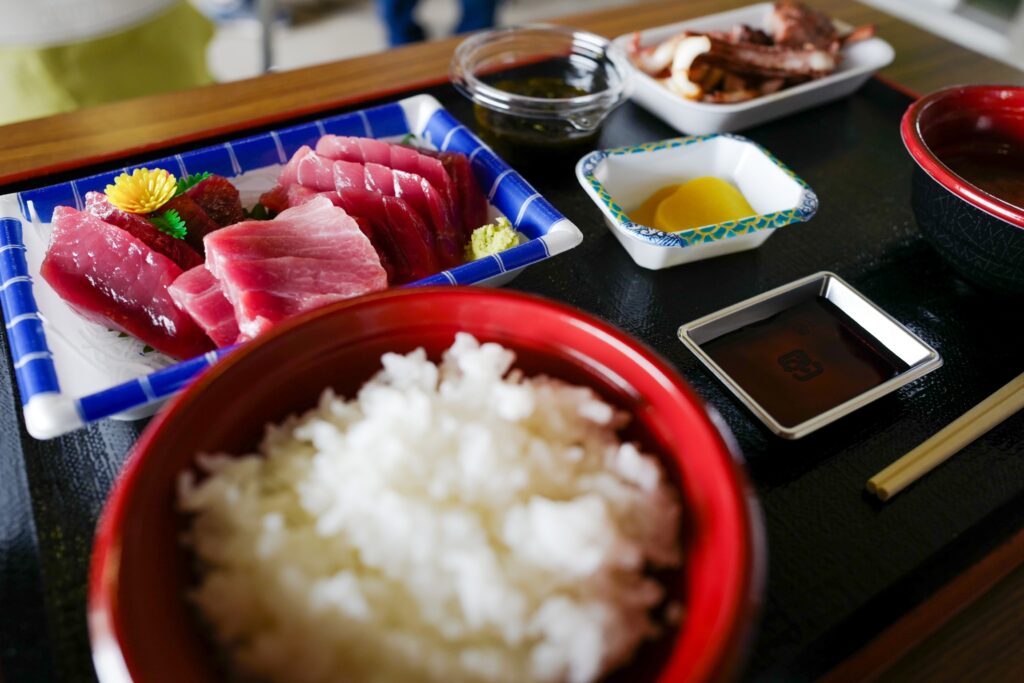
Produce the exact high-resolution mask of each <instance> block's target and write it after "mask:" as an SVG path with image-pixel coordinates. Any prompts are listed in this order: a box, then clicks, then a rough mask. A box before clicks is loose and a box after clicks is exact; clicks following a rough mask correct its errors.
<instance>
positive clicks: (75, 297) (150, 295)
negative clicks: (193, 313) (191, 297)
mask: <svg viewBox="0 0 1024 683" xmlns="http://www.w3.org/2000/svg"><path fill="white" fill-rule="evenodd" d="M39 272H40V275H42V276H43V279H44V280H46V281H47V282H48V283H49V284H50V286H51V287H53V290H54V291H55V292H56V293H57V294H58V295H59V296H60V298H61V299H63V300H64V301H65V302H66V303H67V304H68V305H69V306H70V307H71V308H73V309H74V310H75V311H76V312H78V313H79V314H80V315H81V316H82V317H84V318H86V319H88V320H91V321H93V322H95V323H98V324H100V325H103V326H105V327H109V328H112V329H115V330H119V331H121V332H125V333H126V334H130V335H132V336H133V337H136V338H138V339H140V340H142V341H143V342H145V343H146V344H148V345H150V346H152V347H153V348H154V349H156V350H157V351H162V352H163V353H166V354H167V355H169V356H173V357H175V358H192V357H193V356H198V355H200V354H202V353H204V352H206V351H208V350H210V349H211V348H213V344H211V343H210V340H209V339H208V338H207V336H206V335H205V334H203V331H202V330H201V329H199V327H198V326H197V325H196V324H195V323H194V322H192V319H191V318H190V317H189V316H188V315H187V314H186V313H185V312H184V311H181V310H179V309H178V307H177V306H175V305H174V301H173V300H172V299H171V296H170V294H168V293H167V288H168V287H169V286H170V285H171V283H173V282H174V280H175V279H176V278H177V277H178V276H179V275H181V272H182V271H181V268H179V267H178V265H177V264H176V263H174V261H172V260H171V259H169V258H167V257H166V256H164V255H163V254H161V253H160V252H158V251H155V250H153V249H151V248H150V247H149V246H147V245H146V244H145V243H144V242H143V241H142V240H140V239H138V238H136V237H134V236H133V235H132V234H130V233H129V232H128V231H126V230H122V229H121V228H118V227H115V226H113V225H110V224H109V223H105V222H103V221H102V220H100V219H99V218H97V217H96V216H93V215H91V214H88V213H83V212H81V211H76V210H75V209H72V208H70V207H67V206H59V207H57V209H56V210H55V211H54V212H53V233H52V235H51V237H50V245H49V247H48V248H47V250H46V257H45V258H44V259H43V265H42V267H41V268H40V269H39Z"/></svg>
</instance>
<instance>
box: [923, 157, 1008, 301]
mask: <svg viewBox="0 0 1024 683" xmlns="http://www.w3.org/2000/svg"><path fill="white" fill-rule="evenodd" d="M913 183H914V187H913V192H912V193H911V196H912V200H913V206H914V215H915V216H916V218H917V222H918V225H919V226H920V227H921V233H922V234H923V235H924V236H925V238H926V239H928V240H929V241H930V242H931V243H932V245H933V246H934V247H935V250H936V251H937V252H939V254H941V255H942V257H943V258H945V259H946V261H947V262H948V263H949V264H950V265H951V266H953V268H954V269H956V270H957V271H958V272H959V273H961V274H962V275H963V276H964V277H966V278H968V279H969V280H971V281H972V282H975V283H977V284H979V285H981V286H982V287H985V288H988V289H990V290H991V291H993V292H996V293H1001V294H1005V295H1009V296H1016V297H1018V302H1017V306H1018V307H1024V300H1022V299H1021V297H1024V228H1019V227H1017V226H1016V225H1012V224H1010V223H1007V222H1006V221H1004V220H1001V219H999V218H996V217H995V216H992V215H991V214H988V213H985V212H984V211H982V210H981V209H979V208H978V207H976V206H974V205H973V204H971V203H969V202H967V201H965V200H963V199H961V198H960V197H957V196H956V195H955V194H953V193H952V192H950V191H949V190H947V189H946V188H944V187H942V185H939V184H938V183H937V182H935V181H934V180H932V178H931V177H929V176H928V174H927V173H925V172H924V171H922V170H921V169H920V168H916V167H915V168H914V181H913Z"/></svg>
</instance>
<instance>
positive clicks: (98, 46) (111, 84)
mask: <svg viewBox="0 0 1024 683" xmlns="http://www.w3.org/2000/svg"><path fill="white" fill-rule="evenodd" d="M212 36H213V25H212V24H211V23H210V22H209V20H207V19H206V17H204V16H203V15H202V14H200V13H199V11H198V10H196V9H195V8H194V7H192V5H190V4H189V3H188V2H180V3H178V4H176V5H175V6H174V7H172V8H171V9H169V10H167V11H166V12H163V13H161V14H159V15H158V16H156V17H154V18H152V19H150V20H149V21H147V22H145V23H144V24H140V25H138V26H134V27H132V28H129V29H127V30H125V31H123V32H120V33H116V34H113V35H106V36H102V37H100V38H94V39H91V40H86V41H82V42H79V43H73V44H69V45H57V46H53V47H43V48H33V47H22V46H18V47H4V46H0V125H2V124H5V123H13V122H14V121H21V120H24V119H31V118H37V117H40V116H48V115H50V114H56V113H58V112H64V111H71V110H73V109H78V108H79V107H88V106H91V105H94V104H100V103H102V102H112V101H114V100H121V99H126V98H129V97H139V96H141V95H150V94H153V93H158V92H166V91H169V90H180V89H182V88H189V87H193V86H197V85H204V84H206V83H210V82H211V81H212V80H213V79H212V78H211V77H210V72H209V71H208V70H207V68H206V45H207V43H209V41H210V38H211V37H212Z"/></svg>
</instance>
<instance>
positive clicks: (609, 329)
mask: <svg viewBox="0 0 1024 683" xmlns="http://www.w3.org/2000/svg"><path fill="white" fill-rule="evenodd" d="M466 296H469V297H473V298H478V299H480V301H479V304H480V305H492V306H494V305H497V306H501V304H502V303H503V302H508V303H516V302H518V303H522V304H526V305H527V306H530V307H537V308H538V309H539V310H540V309H546V310H545V313H548V314H553V315H554V316H556V317H557V318H558V324H559V325H563V324H564V325H569V326H571V327H573V328H574V329H575V331H576V332H577V333H581V334H586V335H588V336H596V337H598V338H601V340H602V341H603V342H605V343H606V344H608V345H609V346H611V347H613V348H614V351H615V352H616V353H617V354H619V355H623V356H625V357H628V358H629V359H630V360H631V361H633V362H637V361H640V362H641V364H643V365H645V366H647V367H646V369H647V373H648V374H650V375H651V376H652V378H653V379H655V381H657V383H658V384H659V386H660V387H661V388H662V389H664V390H667V391H668V392H669V393H670V394H671V399H672V401H673V403H675V404H676V405H677V406H678V407H679V408H680V409H683V410H685V411H687V412H688V413H689V414H688V415H686V416H685V417H686V418H687V419H686V420H685V422H686V425H687V429H688V430H690V431H691V433H690V434H689V435H688V436H689V438H690V439H691V441H690V442H689V446H688V449H689V450H690V451H691V452H694V453H698V452H701V450H702V449H706V451H707V452H705V453H704V456H705V457H704V458H703V460H702V462H703V467H705V468H706V467H708V466H709V465H711V466H714V463H716V462H717V463H719V465H718V467H719V469H721V475H723V476H721V477H720V480H719V481H718V482H717V483H718V484H721V487H718V486H716V487H714V488H716V489H718V490H717V491H716V492H714V493H712V494H704V492H703V491H698V492H697V493H698V494H700V495H701V496H702V497H703V498H707V495H717V496H719V497H721V496H724V497H725V501H724V502H721V501H720V502H719V506H720V507H722V508H724V509H721V510H719V511H718V512H719V513H720V515H719V517H718V518H716V519H714V520H710V519H709V518H708V516H707V515H701V514H693V513H694V512H700V511H701V510H703V509H704V508H705V507H707V505H708V502H707V501H706V500H703V501H701V500H695V499H694V496H693V495H688V494H690V493H693V492H688V491H680V490H679V489H678V487H676V488H677V492H678V493H680V497H681V498H682V500H683V509H684V510H685V511H688V513H689V514H688V515H687V518H686V519H687V521H688V522H689V524H687V527H688V530H689V532H688V535H687V537H686V538H685V540H686V541H688V542H687V543H685V544H684V552H686V554H687V557H688V558H689V557H692V556H693V553H692V550H693V548H694V540H695V539H699V540H700V541H701V543H700V545H698V546H696V547H697V548H698V549H699V548H704V547H706V546H707V544H708V540H707V539H708V537H709V533H708V531H707V526H708V524H709V523H713V524H715V525H716V526H717V527H724V529H719V531H721V532H723V533H728V537H729V538H730V539H731V541H729V554H730V555H732V556H734V557H733V562H732V564H731V565H730V566H729V567H728V569H729V570H730V571H729V572H726V571H722V572H720V573H719V574H718V575H717V580H718V581H720V582H723V583H724V584H726V585H725V586H724V589H723V590H724V596H725V598H727V602H726V603H725V604H724V607H723V608H722V609H720V610H719V611H718V613H717V618H716V619H715V620H713V621H712V622H711V623H695V622H693V621H690V620H689V619H688V618H687V617H684V625H683V627H682V628H681V629H680V630H679V632H678V633H677V635H676V636H675V640H674V642H673V643H672V644H671V651H670V653H669V655H668V658H667V660H666V662H665V664H664V666H663V667H662V669H661V670H660V672H659V674H658V677H657V679H656V680H657V682H658V683H670V682H671V683H675V682H676V681H679V682H682V681H684V680H685V681H718V680H729V679H731V678H734V677H735V675H736V674H738V673H739V670H740V668H741V665H742V663H743V661H744V660H745V655H746V653H747V650H748V649H749V647H748V646H749V644H750V640H751V636H752V634H753V626H754V617H755V615H756V613H757V612H758V609H759V607H760V596H761V593H762V588H763V585H764V574H765V568H766V549H765V537H764V530H763V526H762V523H761V513H760V508H759V506H758V504H757V501H756V499H755V497H754V495H753V493H752V489H751V488H750V486H749V484H748V482H747V480H746V476H745V474H744V473H743V471H742V469H741V468H740V467H739V466H738V462H739V461H740V456H739V449H738V448H737V446H736V444H735V442H734V440H733V439H732V436H731V434H730V433H729V431H728V428H727V427H726V425H725V423H724V422H723V421H722V420H721V418H720V417H719V416H718V414H717V412H716V411H715V410H714V409H713V408H712V407H711V406H707V405H705V404H704V402H703V401H702V400H701V399H700V398H699V397H697V396H696V394H695V393H694V392H693V390H692V389H690V388H689V386H688V385H687V384H686V382H685V380H684V379H683V378H682V376H681V375H680V374H679V373H678V372H677V371H676V370H675V369H674V368H673V367H672V366H671V365H670V364H669V363H668V362H667V361H665V360H664V359H662V358H661V357H660V356H659V355H658V354H657V353H656V352H654V351H653V350H652V349H650V348H649V347H648V346H647V345H646V344H644V343H643V342H641V341H640V340H638V339H636V338H634V337H631V336H630V335H628V334H626V333H625V332H623V331H621V330H619V329H617V328H615V327H613V326H612V325H610V324H608V323H606V322H603V321H601V320H599V319H597V318H596V317H594V316H592V315H590V314H588V313H585V312H583V311H581V310H579V309H576V308H573V307H571V306H568V305H566V304H563V303H560V302H555V301H552V300H550V299H546V298H543V297H539V296H536V295H529V294H523V293H519V292H512V291H509V290H497V289H479V288H473V287H420V288H407V289H394V290H385V291H383V292H379V293H374V294H370V295H366V296H362V297H358V298H355V299H350V300H347V301H342V302H338V303H335V304H332V305H329V306H326V307H323V308H320V309H317V310H314V311H310V312H307V313H304V314H302V315H299V316H296V317H295V318H293V319H291V320H289V321H287V322H285V323H282V324H281V325H279V326H277V327H275V328H274V329H273V330H271V331H270V332H269V333H267V334H264V335H262V336H260V337H257V338H256V339H255V340H253V341H251V342H249V343H248V344H247V345H245V346H244V347H242V348H240V349H238V350H236V351H234V352H232V353H231V354H229V355H228V356H227V357H226V358H224V359H223V360H222V361H221V362H219V363H218V364H216V365H214V366H212V367H211V368H210V369H208V370H206V371H205V372H204V373H203V374H202V375H201V376H200V377H199V378H198V379H197V380H195V381H194V382H192V384H191V385H189V387H188V388H187V389H186V390H185V391H183V392H181V393H180V394H179V395H178V396H176V397H175V398H174V399H173V401H171V402H170V403H169V404H168V406H167V407H166V408H165V409H164V410H163V411H161V412H160V413H158V414H157V416H156V417H154V419H153V420H152V421H151V422H150V424H149V425H147V427H146V429H145V430H144V432H143V433H142V435H141V436H140V437H139V439H138V441H137V442H136V443H135V445H134V446H133V447H132V449H131V451H130V453H129V456H128V458H127V459H126V462H125V464H124V466H123V469H122V471H121V472H120V474H119V475H118V477H117V480H116V481H115V483H114V486H113V488H112V490H111V493H110V495H109V497H108V499H107V502H106V504H105V505H104V508H103V511H102V514H101V516H100V519H99V522H98V524H97V528H96V535H95V540H94V542H93V551H92V557H91V561H90V567H89V581H88V588H87V593H88V595H87V598H88V605H87V613H88V627H89V637H90V646H91V649H92V656H93V662H94V665H95V668H96V672H97V674H98V676H99V679H100V681H101V682H102V683H145V681H143V680H136V679H134V678H133V677H132V675H131V673H130V671H133V670H135V671H138V670H139V663H138V662H135V661H134V659H133V653H132V652H130V651H126V649H125V648H124V647H123V644H124V643H125V637H124V635H125V625H124V624H123V623H122V614H121V612H120V609H119V607H118V600H119V571H120V564H121V554H122V552H121V551H122V546H121V544H122V533H123V531H124V526H125V522H126V519H127V515H128V514H129V507H130V506H131V504H132V503H133V502H135V501H134V498H136V497H137V496H136V492H137V489H138V488H139V486H138V482H139V480H140V479H141V478H143V476H144V475H145V474H146V470H147V463H148V461H149V460H150V458H148V457H147V456H148V455H150V454H151V453H152V451H154V450H155V449H156V448H157V446H158V445H159V444H161V442H163V441H165V440H167V439H173V438H174V437H173V435H174V433H175V432H176V430H178V429H181V428H185V429H188V428H194V425H192V424H190V423H189V421H188V420H187V419H184V418H182V417H181V416H182V414H185V413H187V412H188V410H189V408H191V406H192V404H193V403H195V402H196V401H197V400H199V397H200V396H201V395H202V393H203V392H204V391H205V390H206V389H207V388H208V387H210V386H211V385H214V384H216V383H218V382H222V381H225V380H224V377H225V376H227V377H229V378H230V377H231V375H232V374H234V373H235V372H236V371H235V368H236V367H238V366H239V365H243V364H250V363H253V362H254V361H252V360H251V359H252V358H253V357H257V358H258V357H259V356H260V355H261V354H263V353H265V350H266V349H272V348H274V347H275V346H277V345H278V344H281V343H284V342H282V341H281V340H282V339H284V340H287V337H289V336H290V333H291V332H292V331H293V330H295V329H297V328H301V327H304V326H306V325H309V324H312V323H313V322H314V321H318V320H320V319H321V318H325V317H329V316H343V315H346V314H351V313H352V312H353V311H355V310H358V309H361V308H364V307H379V306H387V305H389V304H388V302H389V301H392V300H399V299H409V298H416V299H420V298H431V299H436V301H434V302H432V303H434V304H435V305H437V306H438V307H440V308H445V305H444V302H443V299H444V298H446V297H466ZM446 310H447V309H446ZM453 323H457V321H456V320H453ZM470 332H471V333H473V334H474V336H476V337H477V338H478V339H480V341H481V342H487V341H496V342H498V343H506V340H503V339H502V338H501V337H500V334H499V333H495V334H494V335H493V336H492V335H489V334H488V333H486V332H483V333H480V332H474V331H472V330H470ZM362 335H363V336H365V337H372V336H373V335H374V330H372V329H367V330H363V331H362ZM515 341H516V340H514V339H510V340H508V343H514V342H515ZM357 343H358V342H357ZM512 350H513V351H515V349H512ZM550 355H554V354H550ZM561 360H563V361H566V362H568V361H567V360H566V358H565V357H563V358H562V359H561ZM575 364H577V365H582V363H579V362H578V361H577V362H576V363H575ZM599 393H601V392H599ZM177 422H181V424H176V423H177ZM695 442H696V443H695ZM661 455H662V456H663V457H664V458H665V460H666V461H668V462H669V463H670V464H671V466H672V467H674V468H675V470H676V474H677V475H678V476H680V477H681V478H688V475H687V470H688V469H689V470H690V471H691V472H692V471H694V470H699V469H701V466H698V465H692V466H689V467H688V464H687V462H686V459H684V458H682V457H680V456H679V453H678V451H677V449H668V450H667V452H662V453H661ZM193 458H194V456H193ZM691 476H692V475H691ZM694 531H700V533H694ZM689 565H690V561H684V568H683V574H684V576H686V577H687V579H686V581H687V584H689V577H688V575H689V572H688V571H687V566H689ZM720 588H722V587H721V586H720ZM143 597H144V596H143ZM136 599H138V597H137V598H136ZM694 629H699V630H700V631H702V632H704V634H705V635H704V639H705V640H706V641H707V642H706V644H705V647H704V649H703V650H701V651H699V652H697V653H695V655H694V654H692V653H691V656H690V657H688V658H687V660H680V654H681V652H682V650H683V647H682V645H683V644H684V643H685V642H686V641H687V640H688V638H689V634H690V633H691V632H692V631H693V630H694ZM171 645H172V646H173V644H171Z"/></svg>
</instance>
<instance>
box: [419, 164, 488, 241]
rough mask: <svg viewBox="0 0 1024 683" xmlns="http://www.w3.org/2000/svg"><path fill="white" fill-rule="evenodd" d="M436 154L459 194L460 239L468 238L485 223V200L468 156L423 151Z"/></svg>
mask: <svg viewBox="0 0 1024 683" xmlns="http://www.w3.org/2000/svg"><path fill="white" fill-rule="evenodd" d="M425 153H426V154H433V155H436V156H437V158H438V159H440V160H441V163H443V164H444V168H445V170H446V171H447V172H448V175H449V176H450V177H451V179H452V182H453V184H454V185H455V187H456V189H457V191H458V193H459V196H458V201H459V210H460V211H461V213H462V225H463V232H462V235H461V237H462V241H463V243H465V242H466V241H468V240H469V237H470V235H472V234H473V231H474V230H476V229H477V228H479V227H480V226H481V225H484V224H486V223H487V200H486V199H485V198H484V195H483V192H481V191H480V187H479V186H478V185H477V183H476V177H475V176H474V175H473V169H472V168H471V167H470V164H469V158H468V157H467V156H466V155H465V154H459V153H458V152H425Z"/></svg>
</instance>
